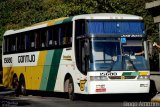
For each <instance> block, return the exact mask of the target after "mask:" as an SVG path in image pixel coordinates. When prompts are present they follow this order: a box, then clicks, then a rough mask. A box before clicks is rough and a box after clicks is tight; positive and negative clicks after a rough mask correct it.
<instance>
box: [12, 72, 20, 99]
mask: <svg viewBox="0 0 160 107" xmlns="http://www.w3.org/2000/svg"><path fill="white" fill-rule="evenodd" d="M12 88H13V90H14V91H15V94H16V96H19V89H18V88H19V82H18V77H17V76H16V75H14V76H13V80H12Z"/></svg>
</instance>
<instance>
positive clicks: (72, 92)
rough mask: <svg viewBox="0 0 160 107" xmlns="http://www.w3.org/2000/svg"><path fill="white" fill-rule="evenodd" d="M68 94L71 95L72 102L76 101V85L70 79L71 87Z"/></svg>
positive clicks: (69, 86)
mask: <svg viewBox="0 0 160 107" xmlns="http://www.w3.org/2000/svg"><path fill="white" fill-rule="evenodd" d="M68 94H69V99H70V100H72V101H73V100H76V95H75V93H74V84H73V79H72V78H70V79H69V85H68Z"/></svg>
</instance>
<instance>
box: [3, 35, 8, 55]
mask: <svg viewBox="0 0 160 107" xmlns="http://www.w3.org/2000/svg"><path fill="white" fill-rule="evenodd" d="M8 40H9V39H8V37H4V45H3V46H4V53H7V52H8V48H9V47H8V46H9V44H8Z"/></svg>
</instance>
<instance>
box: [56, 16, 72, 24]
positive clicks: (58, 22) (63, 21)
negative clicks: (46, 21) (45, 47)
mask: <svg viewBox="0 0 160 107" xmlns="http://www.w3.org/2000/svg"><path fill="white" fill-rule="evenodd" d="M72 18H73V17H69V18H66V19H63V20H58V21H56V22H55V23H54V24H55V25H56V24H61V23H67V22H71V21H72Z"/></svg>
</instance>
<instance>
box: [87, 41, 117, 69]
mask: <svg viewBox="0 0 160 107" xmlns="http://www.w3.org/2000/svg"><path fill="white" fill-rule="evenodd" d="M91 44H92V45H91V47H92V50H91V51H92V55H91V58H90V70H111V69H112V68H113V65H114V62H115V61H116V60H117V59H118V56H119V55H120V42H118V40H105V39H104V38H102V39H101V40H100V39H93V40H92V41H91Z"/></svg>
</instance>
